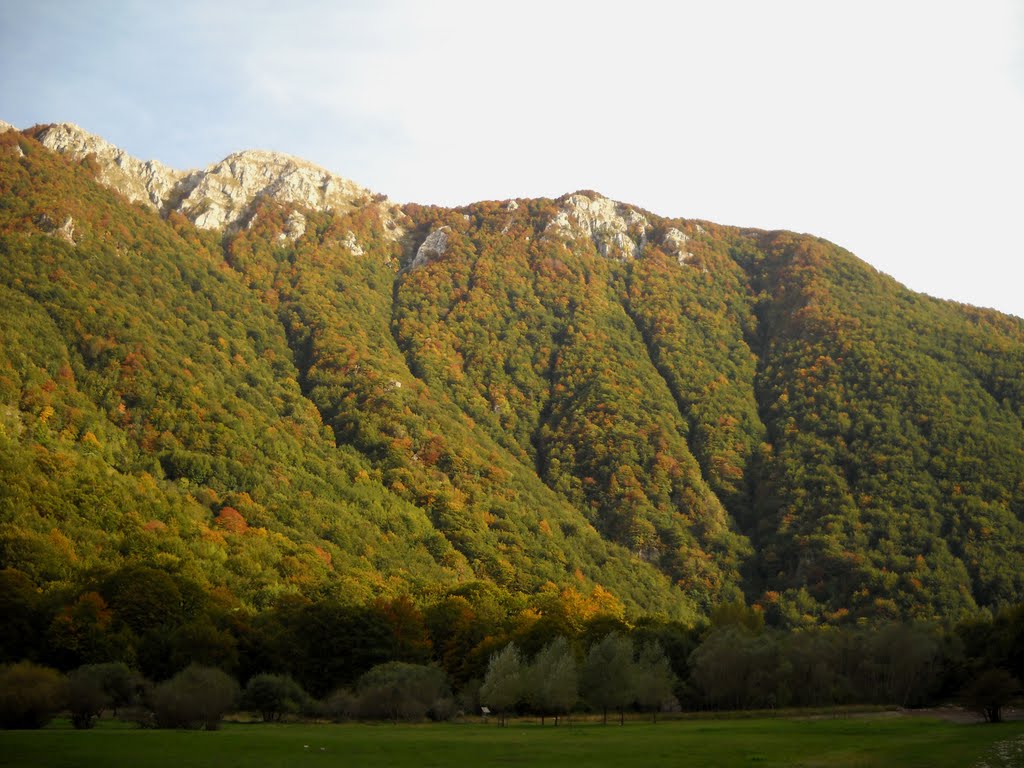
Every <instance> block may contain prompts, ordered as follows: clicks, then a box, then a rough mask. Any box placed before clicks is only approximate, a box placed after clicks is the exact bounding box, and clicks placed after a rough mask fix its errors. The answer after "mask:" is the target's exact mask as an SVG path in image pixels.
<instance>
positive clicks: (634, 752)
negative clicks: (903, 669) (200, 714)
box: [0, 716, 1024, 768]
mask: <svg viewBox="0 0 1024 768" xmlns="http://www.w3.org/2000/svg"><path fill="white" fill-rule="evenodd" d="M0 765H4V766H33V767H34V768H49V767H51V766H52V767H53V768H71V767H72V766H75V767H76V768H77V767H79V766H104V768H121V767H122V766H123V767H124V768H141V767H142V766H145V768H162V767H164V766H166V767H167V768H205V767H206V766H209V767H210V768H244V767H247V766H259V768H302V766H307V765H309V766H353V767H358V768H374V767H375V766H381V767H382V768H383V767H384V766H387V767H388V768H401V766H416V767H417V768H431V767H433V766H436V767H437V768H451V766H478V767H479V766H529V768H544V767H545V766H579V767H580V768H584V767H585V768H601V766H608V767H609V768H626V767H627V766H644V768H647V767H649V766H654V765H658V766H687V768H698V767H699V766H716V767H717V766H721V767H722V768H729V767H730V766H780V767H781V766H786V768H793V767H795V766H806V767H807V768H810V767H811V766H827V767H828V768H845V767H846V766H857V767H858V768H875V767H876V766H877V767H878V768H882V767H884V766H894V767H896V766H898V767H899V768H913V767H914V766H920V767H921V768H937V767H940V766H950V767H952V766H963V767H964V768H970V767H971V766H977V767H978V768H982V767H983V766H987V768H1004V767H1009V766H1020V765H1024V722H1014V723H1004V724H1000V725H983V724H958V723H949V722H945V721H941V720H936V719H928V718H906V717H897V716H879V717H867V718H843V719H831V718H823V719H759V720H704V721H672V722H664V723H658V724H657V725H652V724H650V723H638V722H629V723H627V724H626V725H625V726H619V725H611V724H609V725H607V726H602V725H599V724H594V723H574V724H571V725H566V724H565V723H564V722H563V723H562V724H561V725H560V726H558V727H554V726H553V725H551V724H550V722H549V723H548V724H547V725H546V726H544V727H540V726H539V725H537V724H534V723H514V724H511V725H509V726H507V727H505V728H502V727H499V726H498V725H497V724H487V725H481V724H458V725H457V724H434V725H355V724H353V725H306V724H301V725H299V724H296V725H292V724H280V725H263V724H261V725H244V724H235V723H229V724H226V725H225V726H224V727H223V728H222V729H221V730H219V731H215V732H205V731H156V730H140V729H135V728H131V727H118V726H117V725H114V724H112V723H109V722H106V723H101V724H100V726H99V727H97V728H96V729H94V730H91V731H75V730H73V729H71V728H70V727H69V726H65V725H62V724H60V723H57V724H55V725H53V726H51V727H49V728H46V729H44V730H41V731H20V732H17V731H7V732H3V733H0Z"/></svg>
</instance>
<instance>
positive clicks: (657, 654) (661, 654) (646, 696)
mask: <svg viewBox="0 0 1024 768" xmlns="http://www.w3.org/2000/svg"><path fill="white" fill-rule="evenodd" d="M675 682H676V679H675V675H674V674H673V673H672V666H671V665H670V664H669V660H668V657H667V656H666V655H665V651H664V650H663V649H662V647H661V645H659V644H658V643H657V642H648V643H644V644H643V645H642V646H640V652H639V654H637V660H636V667H635V671H634V690H635V692H636V703H637V704H638V705H639V706H640V708H641V709H649V710H651V719H652V720H653V721H654V722H657V721H658V710H659V709H661V708H662V707H663V706H664V705H665V704H667V703H669V702H670V701H672V699H673V695H672V692H673V689H674V688H675Z"/></svg>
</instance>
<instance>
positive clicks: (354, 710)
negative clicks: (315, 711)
mask: <svg viewBox="0 0 1024 768" xmlns="http://www.w3.org/2000/svg"><path fill="white" fill-rule="evenodd" d="M319 713H320V714H321V715H323V716H324V717H329V718H330V719H331V720H333V721H334V722H336V723H340V722H343V721H345V720H351V719H352V718H354V717H356V716H358V715H359V698H358V697H357V696H356V695H355V694H354V693H352V692H351V691H348V690H345V689H344V688H339V689H338V690H336V691H334V692H333V693H332V694H330V695H329V696H328V697H327V698H326V699H324V700H323V701H322V702H320V707H319Z"/></svg>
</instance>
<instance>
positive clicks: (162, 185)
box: [36, 123, 186, 211]
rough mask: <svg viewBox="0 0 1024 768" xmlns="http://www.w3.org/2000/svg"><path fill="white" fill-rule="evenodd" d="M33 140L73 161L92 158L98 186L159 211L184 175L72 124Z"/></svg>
mask: <svg viewBox="0 0 1024 768" xmlns="http://www.w3.org/2000/svg"><path fill="white" fill-rule="evenodd" d="M36 139H38V140H39V141H40V142H41V143H42V144H43V146H45V147H48V148H49V149H52V150H54V151H55V152H60V153H62V154H65V155H68V156H70V157H72V158H73V159H75V160H82V159H83V158H85V157H87V156H89V155H92V156H93V157H94V158H95V160H96V162H97V163H98V165H99V168H100V174H99V181H100V183H101V184H104V185H105V186H108V187H111V188H112V189H115V190H117V191H118V192H120V193H121V194H122V195H124V196H125V197H127V198H128V199H129V200H131V201H132V202H139V203H145V204H146V205H149V206H150V207H151V208H154V209H156V210H158V211H160V210H163V208H164V206H165V204H166V202H167V200H168V199H169V198H170V197H171V194H172V192H173V190H174V189H175V188H176V187H177V186H178V185H179V184H180V183H181V182H182V180H183V179H184V178H185V176H186V174H184V173H182V172H181V171H176V170H174V169H173V168H168V167H167V166H166V165H164V164H163V163H160V162H158V161H156V160H149V161H147V162H142V161H141V160H138V159H136V158H134V157H132V156H131V155H129V154H128V153H127V152H125V151H124V150H123V149H119V148H118V147H115V146H114V145H113V144H111V143H110V142H109V141H106V140H105V139H101V138H100V137H99V136H94V135H92V134H91V133H88V132H86V131H84V130H82V129H81V128H79V127H78V126H77V125H74V124H73V123H59V124H57V125H51V126H48V127H46V128H43V129H42V130H41V131H40V132H38V133H37V134H36Z"/></svg>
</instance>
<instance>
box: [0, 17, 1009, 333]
mask: <svg viewBox="0 0 1024 768" xmlns="http://www.w3.org/2000/svg"><path fill="white" fill-rule="evenodd" d="M285 5H287V6H288V7H287V8H286V7H284V6H285ZM0 119H3V120H6V121H8V122H10V123H13V124H14V125H16V126H18V127H21V128H24V127H28V126H30V125H32V124H35V123H49V122H63V121H68V122H73V123H77V124H79V125H80V126H82V127H83V128H85V129H86V130H87V131H90V132H92V133H96V134H99V135H100V136H103V137H104V138H106V139H107V140H108V141H111V142H113V143H114V144H116V145H118V146H120V147H122V148H124V149H126V150H127V151H128V152H130V153H131V154H133V155H135V156H137V157H140V158H142V159H151V158H155V159H158V160H161V161H163V162H164V163H166V164H168V165H171V166H172V167H176V168H180V169H187V168H199V167H204V166H206V165H209V164H211V163H214V162H216V161H218V160H220V159H221V158H223V157H224V156H226V155H228V154H230V153H231V152H234V151H238V150H241V149H255V148H258V149H272V150H276V151H281V152H287V153H289V154H293V155H298V156H299V157H303V158H305V159H307V160H310V161H312V162H314V163H316V164H318V165H321V166H324V167H325V168H328V169H329V170H331V171H334V172H335V173H337V174H339V175H342V176H345V177H347V178H350V179H353V180H354V181H356V182H358V183H360V184H363V185H364V186H367V187H370V188H371V189H373V190H374V191H377V192H383V193H385V194H387V195H388V196H389V197H391V198H392V199H393V200H397V201H399V202H419V203H434V204H438V205H461V204H466V203H470V202H474V201H477V200H504V199H507V198H515V197H542V196H543V197H558V196H560V195H562V194H564V193H566V192H572V191H575V190H578V189H593V190H596V191H598V192H600V193H602V194H604V195H606V196H607V197H610V198H613V199H616V200H621V201H625V202H629V203H633V204H635V205H638V206H640V207H642V208H645V209H647V210H650V211H652V212H654V213H656V214H660V215H662V216H668V217H683V218H696V219H707V220H710V221H715V222H718V223H721V224H732V225H737V226H745V227H760V228H764V229H790V230H795V231H798V232H809V233H811V234H814V235H818V236H821V237H825V238H827V239H829V240H831V241H833V242H836V243H838V244H839V245H842V246H844V247H845V248H848V249H849V250H851V251H853V252H854V253H855V254H856V255H858V256H859V257H860V258H862V259H864V260H865V261H867V262H869V263H870V264H872V265H873V266H875V267H876V268H878V269H880V270H881V271H883V272H885V273H887V274H890V275H892V276H894V277H895V278H897V279H898V280H899V281H900V282H902V283H904V284H905V285H907V286H908V287H910V288H912V289H914V290H917V291H922V292H925V293H928V294H931V295H933V296H938V297H941V298H948V299H954V300H957V301H962V302H965V303H969V304H975V305H978V306H984V307H994V308H996V309H999V310H1002V311H1004V312H1009V313H1012V314H1016V315H1018V316H1021V317H1024V245H1022V234H1024V233H1022V230H1024V0H971V1H970V2H968V1H967V0H960V1H958V2H952V1H950V0H931V2H919V1H917V0H885V1H884V2H876V1H875V0H858V2H838V1H837V2H826V1H824V0H813V1H811V0H806V1H804V0H800V1H798V0H773V2H766V1H765V0H760V1H757V0H719V1H717V2H712V0H707V1H706V2H687V1H685V0H680V1H677V2H653V1H650V0H630V1H629V2H615V3H611V2H604V1H603V0H590V2H584V1H579V0H565V1H563V2H559V0H545V1H544V2H538V1H536V0H517V1H516V2H505V3H498V2H487V1H485V0H476V1H475V2H473V1H472V0H431V1H430V2H413V1H412V0H378V1H377V2H373V1H372V0H366V1H365V2H364V1H355V0H353V1H351V2H346V1H345V0H337V1H336V2H327V1H326V0H325V1H322V2H321V1H315V0H306V1H304V0H292V1H291V2H290V3H287V4H285V3H281V2H279V0H274V1H273V2H263V1H262V0H249V1H247V2H227V1H224V2H214V1H213V0H200V1H198V2H193V0H177V2H174V3H153V2H149V1H148V0H140V1H139V2H129V1H128V0H122V1H121V2H113V1H111V0H60V1H59V0H33V1H32V2H23V1H21V0H0Z"/></svg>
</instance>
